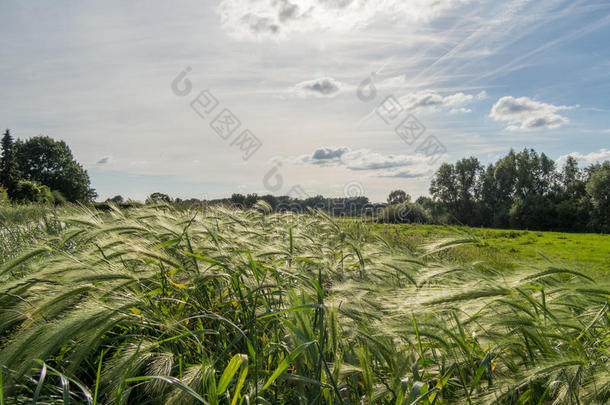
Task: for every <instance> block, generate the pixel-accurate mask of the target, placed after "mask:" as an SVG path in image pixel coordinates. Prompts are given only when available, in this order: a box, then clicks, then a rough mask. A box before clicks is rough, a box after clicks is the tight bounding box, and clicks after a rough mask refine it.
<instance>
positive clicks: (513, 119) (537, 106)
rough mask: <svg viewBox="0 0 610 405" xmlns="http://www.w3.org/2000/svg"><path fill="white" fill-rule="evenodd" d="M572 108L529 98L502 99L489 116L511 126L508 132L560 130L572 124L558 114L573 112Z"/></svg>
mask: <svg viewBox="0 0 610 405" xmlns="http://www.w3.org/2000/svg"><path fill="white" fill-rule="evenodd" d="M573 108H574V107H571V106H565V105H561V106H556V105H552V104H546V103H541V102H539V101H534V100H532V99H530V98H528V97H519V98H514V97H511V96H506V97H502V98H501V99H499V100H498V102H497V103H496V104H494V106H493V107H492V108H491V113H490V114H489V116H490V117H491V118H493V119H494V120H496V121H504V122H507V123H508V124H509V126H508V127H507V129H508V130H511V131H517V130H531V129H539V128H550V129H552V128H558V127H559V126H561V125H562V124H567V123H568V122H570V121H569V120H568V119H567V118H566V117H563V116H561V115H560V114H558V112H559V111H562V110H571V109H573Z"/></svg>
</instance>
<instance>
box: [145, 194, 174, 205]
mask: <svg viewBox="0 0 610 405" xmlns="http://www.w3.org/2000/svg"><path fill="white" fill-rule="evenodd" d="M171 202H172V199H171V197H170V196H168V195H167V194H163V193H159V192H156V193H152V194H151V195H149V196H148V198H147V199H146V203H147V204H157V203H171Z"/></svg>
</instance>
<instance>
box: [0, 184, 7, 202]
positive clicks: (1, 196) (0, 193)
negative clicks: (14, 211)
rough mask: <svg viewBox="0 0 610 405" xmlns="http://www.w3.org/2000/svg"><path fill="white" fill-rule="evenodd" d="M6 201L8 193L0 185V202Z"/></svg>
mask: <svg viewBox="0 0 610 405" xmlns="http://www.w3.org/2000/svg"><path fill="white" fill-rule="evenodd" d="M7 202H8V194H7V192H6V189H5V188H3V187H0V204H4V203H7Z"/></svg>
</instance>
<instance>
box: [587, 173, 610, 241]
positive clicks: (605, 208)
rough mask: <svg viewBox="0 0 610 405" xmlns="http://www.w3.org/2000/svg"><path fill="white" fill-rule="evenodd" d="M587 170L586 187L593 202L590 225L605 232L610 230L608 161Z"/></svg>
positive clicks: (609, 175)
mask: <svg viewBox="0 0 610 405" xmlns="http://www.w3.org/2000/svg"><path fill="white" fill-rule="evenodd" d="M589 171H590V172H591V175H590V177H589V180H588V181H587V186H586V189H587V194H588V195H589V196H590V197H591V200H592V202H593V212H592V213H591V222H592V227H593V229H595V230H597V231H600V232H606V233H607V232H610V161H605V162H604V163H602V164H597V165H594V166H593V167H591V168H590V169H589Z"/></svg>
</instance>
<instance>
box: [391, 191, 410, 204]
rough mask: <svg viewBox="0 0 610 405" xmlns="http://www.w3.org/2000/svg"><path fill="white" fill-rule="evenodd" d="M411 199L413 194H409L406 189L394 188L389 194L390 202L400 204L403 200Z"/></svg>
mask: <svg viewBox="0 0 610 405" xmlns="http://www.w3.org/2000/svg"><path fill="white" fill-rule="evenodd" d="M409 201H411V196H410V195H409V194H407V193H406V192H405V191H404V190H394V191H391V192H390V195H389V196H388V204H390V205H392V204H400V203H403V202H409Z"/></svg>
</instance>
